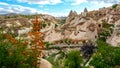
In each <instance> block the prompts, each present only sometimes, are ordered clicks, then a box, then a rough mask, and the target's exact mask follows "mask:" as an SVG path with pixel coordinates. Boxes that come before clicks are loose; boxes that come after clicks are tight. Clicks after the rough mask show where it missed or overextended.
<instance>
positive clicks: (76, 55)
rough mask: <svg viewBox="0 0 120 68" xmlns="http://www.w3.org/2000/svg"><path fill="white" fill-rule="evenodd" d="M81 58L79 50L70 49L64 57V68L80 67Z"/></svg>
mask: <svg viewBox="0 0 120 68" xmlns="http://www.w3.org/2000/svg"><path fill="white" fill-rule="evenodd" d="M81 62H82V58H81V56H80V52H79V51H71V52H69V53H68V54H67V57H66V59H65V65H64V66H65V68H80V67H81V65H80V64H81Z"/></svg>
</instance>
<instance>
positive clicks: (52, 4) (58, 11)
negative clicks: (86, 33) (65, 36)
mask: <svg viewBox="0 0 120 68" xmlns="http://www.w3.org/2000/svg"><path fill="white" fill-rule="evenodd" d="M115 3H120V0H0V14H6V13H19V14H35V13H42V14H50V15H53V16H67V15H68V14H69V12H70V10H73V11H76V12H77V13H78V14H79V13H81V12H83V10H84V8H85V7H86V8H87V9H88V10H89V11H91V10H97V9H99V8H102V7H108V6H111V5H112V4H115Z"/></svg>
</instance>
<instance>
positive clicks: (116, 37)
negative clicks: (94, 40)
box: [107, 20, 120, 46]
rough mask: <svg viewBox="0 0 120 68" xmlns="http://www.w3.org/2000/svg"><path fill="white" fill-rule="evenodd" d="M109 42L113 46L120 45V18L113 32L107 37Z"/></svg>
mask: <svg viewBox="0 0 120 68" xmlns="http://www.w3.org/2000/svg"><path fill="white" fill-rule="evenodd" d="M107 43H109V44H111V45H112V46H119V45H120V20H118V21H117V22H115V28H114V31H113V34H112V36H111V37H109V38H108V39H107Z"/></svg>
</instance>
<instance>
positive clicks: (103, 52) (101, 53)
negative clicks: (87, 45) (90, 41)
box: [90, 40, 120, 68]
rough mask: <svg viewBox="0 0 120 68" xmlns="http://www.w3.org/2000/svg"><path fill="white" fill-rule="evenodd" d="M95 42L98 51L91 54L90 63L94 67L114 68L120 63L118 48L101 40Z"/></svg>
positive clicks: (119, 49)
mask: <svg viewBox="0 0 120 68" xmlns="http://www.w3.org/2000/svg"><path fill="white" fill-rule="evenodd" d="M97 44H98V51H97V53H96V54H95V55H93V60H92V61H91V63H90V65H92V66H94V67H95V68H115V67H116V66H117V65H119V64H120V48H117V47H112V46H110V45H109V44H107V43H105V42H104V41H101V40H98V41H97Z"/></svg>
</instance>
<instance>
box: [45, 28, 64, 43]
mask: <svg viewBox="0 0 120 68" xmlns="http://www.w3.org/2000/svg"><path fill="white" fill-rule="evenodd" d="M61 39H63V35H62V34H61V32H57V31H55V30H52V31H49V32H48V33H46V34H45V38H44V40H45V41H49V42H54V41H59V40H61Z"/></svg>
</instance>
